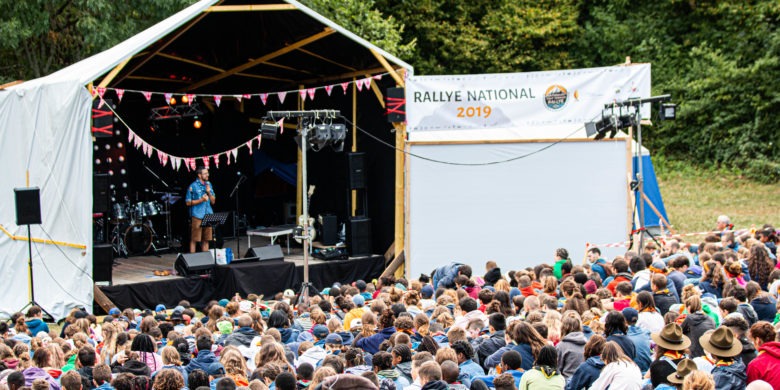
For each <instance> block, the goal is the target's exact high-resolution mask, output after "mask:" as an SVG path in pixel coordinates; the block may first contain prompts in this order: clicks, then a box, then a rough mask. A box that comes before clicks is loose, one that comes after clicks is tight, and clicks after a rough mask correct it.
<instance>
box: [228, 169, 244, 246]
mask: <svg viewBox="0 0 780 390" xmlns="http://www.w3.org/2000/svg"><path fill="white" fill-rule="evenodd" d="M244 181H246V176H244V175H241V176H239V178H238V181H237V182H236V186H235V187H233V191H231V192H230V196H229V197H230V198H233V197H235V198H236V214H235V215H234V216H233V227H234V228H235V233H236V254H235V255H234V257H235V258H236V259H238V258H239V257H240V256H241V225H240V224H239V223H238V218H240V216H241V213H240V212H239V210H240V209H239V208H238V203H239V202H238V187H240V186H241V183H243V182H244Z"/></svg>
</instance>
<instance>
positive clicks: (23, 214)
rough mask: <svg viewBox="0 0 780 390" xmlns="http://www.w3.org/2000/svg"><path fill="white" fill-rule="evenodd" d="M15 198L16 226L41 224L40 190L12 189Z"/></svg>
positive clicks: (35, 188) (32, 188)
mask: <svg viewBox="0 0 780 390" xmlns="http://www.w3.org/2000/svg"><path fill="white" fill-rule="evenodd" d="M14 195H15V196H16V224H17V225H19V226H21V225H39V224H40V223H41V190H39V189H38V187H29V188H14Z"/></svg>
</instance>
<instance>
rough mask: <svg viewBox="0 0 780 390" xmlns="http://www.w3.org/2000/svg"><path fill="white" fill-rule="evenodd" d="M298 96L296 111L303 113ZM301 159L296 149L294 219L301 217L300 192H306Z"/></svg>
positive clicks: (299, 87)
mask: <svg viewBox="0 0 780 390" xmlns="http://www.w3.org/2000/svg"><path fill="white" fill-rule="evenodd" d="M298 89H299V90H302V89H303V84H301V85H299V86H298ZM300 96H301V94H300V93H299V94H298V111H303V105H304V102H302V101H301V97H300ZM301 143H303V140H301ZM302 159H303V158H302V156H301V150H300V149H298V167H297V175H298V177H297V179H296V184H295V185H296V186H297V188H298V191H295V216H296V217H297V216H299V215H301V214H303V204H302V200H303V198H302V196H303V195H302V194H303V193H302V192H301V191H306V189H305V188H304V187H303V182H302V181H301V179H302V177H303V170H302V167H301V160H302ZM297 222H298V221H295V222H294V223H297Z"/></svg>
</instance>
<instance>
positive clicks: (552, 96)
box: [544, 84, 569, 111]
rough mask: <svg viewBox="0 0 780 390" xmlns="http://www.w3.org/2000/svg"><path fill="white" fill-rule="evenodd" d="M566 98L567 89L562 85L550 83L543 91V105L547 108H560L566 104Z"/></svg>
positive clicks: (567, 96) (567, 95) (555, 109)
mask: <svg viewBox="0 0 780 390" xmlns="http://www.w3.org/2000/svg"><path fill="white" fill-rule="evenodd" d="M568 100H569V91H567V90H566V88H564V87H563V86H562V85H558V84H555V85H551V86H550V87H549V88H547V90H546V91H544V105H545V106H547V108H548V109H550V110H553V111H557V110H560V109H561V108H563V107H564V106H565V105H566V102H567V101H568Z"/></svg>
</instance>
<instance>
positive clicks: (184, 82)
mask: <svg viewBox="0 0 780 390" xmlns="http://www.w3.org/2000/svg"><path fill="white" fill-rule="evenodd" d="M125 78H126V79H128V80H146V81H164V82H167V83H179V84H186V83H187V82H186V81H184V80H176V79H166V78H165V77H150V76H127V77H125Z"/></svg>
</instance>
